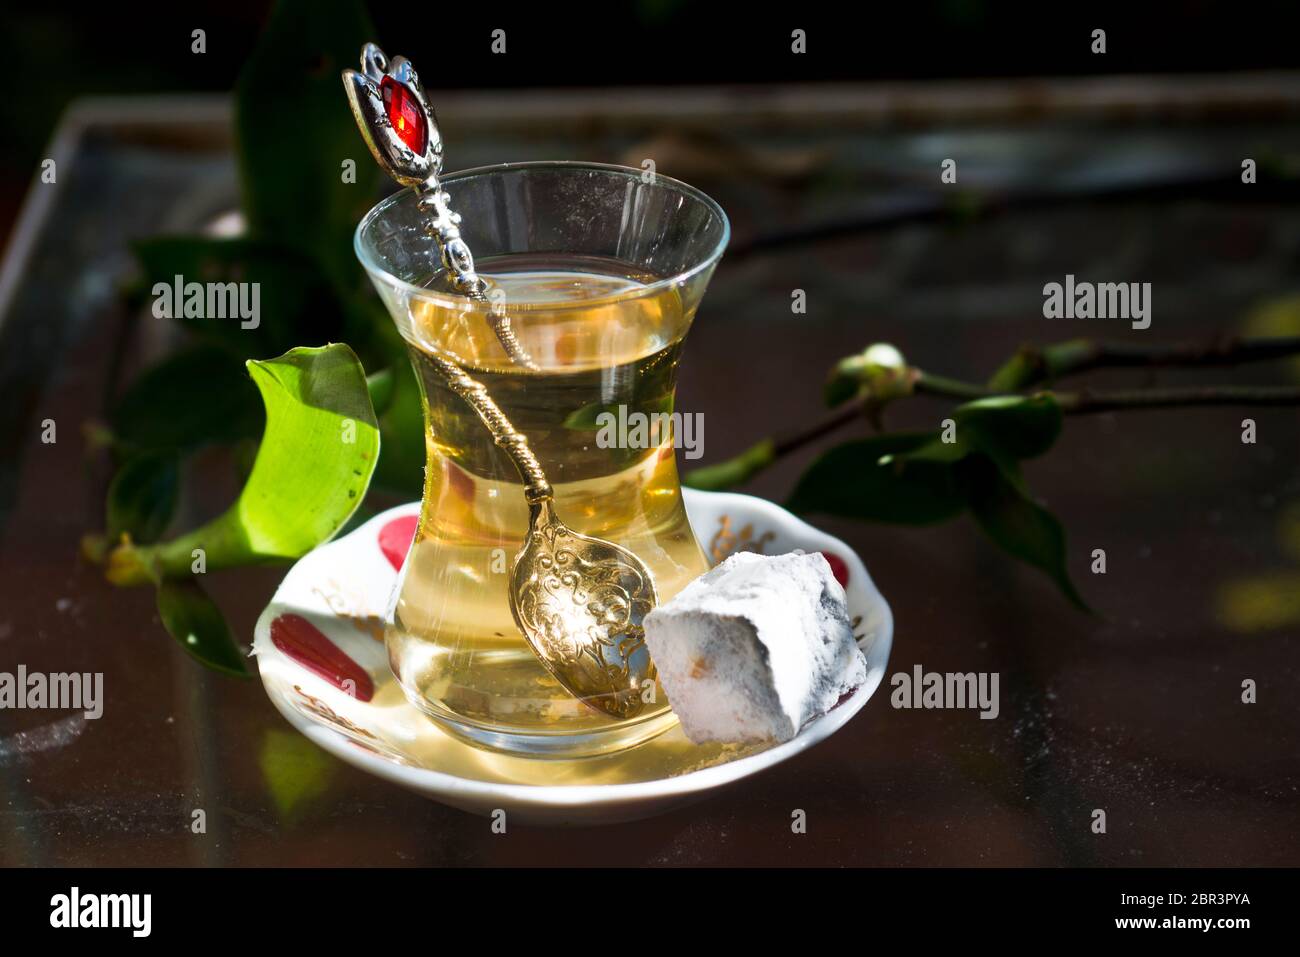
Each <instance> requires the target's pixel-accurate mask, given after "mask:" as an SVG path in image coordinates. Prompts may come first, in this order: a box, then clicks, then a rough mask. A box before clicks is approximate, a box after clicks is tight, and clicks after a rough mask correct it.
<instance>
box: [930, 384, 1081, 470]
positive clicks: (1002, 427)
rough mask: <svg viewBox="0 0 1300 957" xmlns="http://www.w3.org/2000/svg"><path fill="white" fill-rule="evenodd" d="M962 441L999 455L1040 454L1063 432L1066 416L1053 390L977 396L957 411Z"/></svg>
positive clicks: (1029, 455)
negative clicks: (1034, 393)
mask: <svg viewBox="0 0 1300 957" xmlns="http://www.w3.org/2000/svg"><path fill="white" fill-rule="evenodd" d="M953 418H954V419H955V420H956V422H957V436H958V440H959V441H965V442H966V443H967V444H968V445H969V446H970V447H971V448H972V449H978V450H979V451H981V452H987V453H989V454H990V455H993V456H995V457H1002V458H1006V459H1014V460H1015V461H1017V462H1018V461H1020V460H1022V459H1032V458H1036V457H1038V456H1040V455H1042V454H1043V453H1045V452H1046V451H1047V450H1048V449H1050V448H1051V447H1052V446H1053V445H1054V444H1055V443H1056V440H1057V439H1058V438H1059V437H1060V435H1061V426H1062V423H1063V422H1064V416H1063V415H1062V413H1061V406H1060V403H1058V402H1057V401H1056V397H1055V396H1053V395H1052V394H1051V393H1050V392H1042V393H1039V394H1038V395H1029V396H1021V395H999V396H992V397H990V398H987V399H976V400H975V401H974V402H967V403H966V404H964V405H961V406H958V407H957V408H956V409H955V410H954V411H953Z"/></svg>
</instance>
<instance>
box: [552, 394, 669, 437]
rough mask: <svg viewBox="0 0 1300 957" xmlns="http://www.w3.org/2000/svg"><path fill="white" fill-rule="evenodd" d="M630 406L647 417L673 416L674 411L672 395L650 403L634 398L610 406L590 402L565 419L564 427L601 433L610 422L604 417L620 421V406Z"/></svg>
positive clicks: (575, 430) (605, 403) (606, 403)
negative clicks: (603, 417)
mask: <svg viewBox="0 0 1300 957" xmlns="http://www.w3.org/2000/svg"><path fill="white" fill-rule="evenodd" d="M620 404H621V405H624V406H630V407H631V408H634V409H636V411H638V412H643V413H645V414H646V415H648V416H649V415H655V414H665V413H666V414H671V413H672V411H673V396H672V393H669V394H668V395H663V396H660V397H659V398H657V399H653V400H650V401H641V400H640V398H639V397H637V396H635V395H634V396H633V397H632V399H631V400H630V401H629V402H624V403H615V404H610V403H608V402H590V403H588V404H587V405H584V406H582V407H581V408H579V409H574V410H573V411H572V412H570V413H569V414H568V415H567V416H565V419H564V427H565V428H566V429H570V430H572V431H574V432H599V431H600V429H601V428H602V427H603V426H604V425H605V424H606V423H607V422H609V421H610V420H609V419H605V420H603V421H602V420H601V416H603V415H612V416H613V417H614V420H615V421H617V420H618V410H619V405H620Z"/></svg>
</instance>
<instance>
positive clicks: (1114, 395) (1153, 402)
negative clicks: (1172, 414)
mask: <svg viewBox="0 0 1300 957" xmlns="http://www.w3.org/2000/svg"><path fill="white" fill-rule="evenodd" d="M1056 399H1057V401H1058V402H1059V403H1060V404H1061V410H1062V411H1063V412H1065V414H1066V415H1087V414H1089V413H1094V412H1117V411H1122V410H1126V409H1168V408H1178V407H1184V406H1198V405H1245V406H1258V405H1263V406H1269V405H1300V386H1245V385H1240V386H1238V385H1210V386H1192V387H1189V388H1185V389H1141V390H1134V391H1130V392H1091V391H1089V390H1087V389H1084V390H1082V391H1079V392H1073V393H1070V392H1063V393H1057V395H1056Z"/></svg>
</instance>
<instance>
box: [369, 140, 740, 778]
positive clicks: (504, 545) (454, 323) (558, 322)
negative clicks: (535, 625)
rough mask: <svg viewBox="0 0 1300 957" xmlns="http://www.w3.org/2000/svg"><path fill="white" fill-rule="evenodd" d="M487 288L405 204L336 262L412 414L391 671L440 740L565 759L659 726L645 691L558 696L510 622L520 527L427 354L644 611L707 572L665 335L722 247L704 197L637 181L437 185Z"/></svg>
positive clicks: (468, 415) (398, 203)
mask: <svg viewBox="0 0 1300 957" xmlns="http://www.w3.org/2000/svg"><path fill="white" fill-rule="evenodd" d="M442 182H443V185H444V186H445V188H446V190H447V193H448V194H449V196H450V200H451V202H450V204H449V205H450V207H451V208H452V209H454V210H455V211H456V212H457V213H459V214H460V215H461V217H462V222H461V224H460V229H461V233H462V235H463V236H464V238H465V240H466V242H467V243H468V244H469V248H470V249H471V250H472V251H473V253H474V257H475V263H476V265H477V267H478V272H479V274H480V275H481V276H483V277H484V279H485V280H486V281H487V283H488V288H487V291H486V298H485V301H475V300H471V299H468V298H466V297H464V296H462V295H460V294H457V293H456V292H454V291H453V290H454V287H453V286H452V284H451V283H450V281H449V279H448V277H447V276H446V275H445V273H444V271H443V266H442V259H441V257H440V255H439V252H438V249H437V247H436V246H435V245H434V240H432V239H430V238H429V237H428V236H427V235H426V231H425V214H423V213H421V212H420V211H419V209H418V208H417V205H416V199H417V198H416V196H415V194H414V193H412V192H410V191H408V190H404V191H402V192H400V193H397V194H394V195H393V196H391V197H389V198H388V199H386V200H384V201H383V202H382V203H380V204H379V205H378V206H376V207H375V208H374V209H373V210H371V211H370V213H369V214H367V216H366V217H365V219H364V220H362V222H361V225H360V226H359V227H358V229H357V236H356V249H357V255H358V256H359V257H360V259H361V262H362V264H363V265H364V266H365V268H366V270H367V272H368V273H369V274H370V278H371V281H372V282H373V283H374V285H375V287H376V288H377V289H378V290H379V293H380V295H381V296H382V298H383V300H384V303H385V305H386V306H387V307H388V310H389V312H390V313H391V314H392V316H393V319H394V321H395V322H396V323H397V328H398V330H399V331H400V332H401V335H402V337H403V338H404V339H405V341H406V344H407V346H408V349H409V351H410V355H411V362H412V364H413V366H414V368H415V371H416V378H417V379H418V381H419V385H420V389H421V394H422V399H423V405H424V418H425V454H426V466H425V475H424V499H423V504H422V507H421V511H420V523H419V527H418V530H417V531H416V535H415V542H414V544H413V545H412V548H411V552H410V554H408V555H407V559H406V562H405V564H404V565H403V568H402V573H401V576H400V577H399V580H398V584H397V589H396V592H395V594H394V596H393V600H392V602H391V607H390V612H389V616H388V622H387V629H386V635H387V639H386V640H387V646H388V656H389V661H390V663H391V665H392V668H393V672H394V674H396V676H397V678H398V681H399V682H400V683H401V686H402V688H403V690H404V691H405V693H406V696H407V697H408V698H409V699H410V701H411V702H412V703H413V704H415V705H416V706H417V707H419V708H420V709H421V710H423V711H424V712H425V713H426V714H428V715H429V716H430V717H432V718H433V719H435V720H436V721H437V722H438V723H439V724H440V725H441V726H442V727H444V728H445V729H447V730H448V731H450V732H452V733H453V734H456V735H459V736H460V737H462V738H465V739H468V740H469V741H471V742H473V743H476V744H479V745H481V746H484V747H487V748H492V749H496V750H501V751H507V752H513V753H517V754H529V755H538V756H544V755H550V756H556V757H578V756H583V755H594V754H604V753H609V752H612V751H617V750H620V749H623V748H627V747H631V746H633V745H635V744H639V743H641V742H643V741H646V740H648V739H649V738H652V737H654V736H655V735H657V734H659V733H661V732H663V731H666V730H667V729H668V728H670V727H671V726H672V725H673V723H674V722H675V720H676V719H675V718H674V716H673V715H672V712H671V711H670V710H669V709H668V702H667V699H666V698H665V696H664V694H663V689H662V688H661V687H658V686H657V685H655V686H647V687H645V689H644V693H643V696H642V699H643V701H644V706H643V707H642V708H641V710H640V712H639V713H638V714H636V715H635V716H634V717H631V718H625V719H621V720H620V719H616V718H613V717H610V716H609V715H607V714H604V713H602V712H601V711H600V710H598V709H596V708H593V707H591V706H589V705H587V704H584V703H583V701H582V700H581V699H579V698H577V697H575V696H574V695H573V694H571V693H570V692H569V691H567V690H565V688H564V687H562V686H561V685H560V684H559V682H557V681H556V680H555V679H554V678H553V677H552V676H551V675H550V673H549V672H548V671H547V669H546V667H545V666H544V665H543V664H542V662H541V661H539V660H538V658H537V657H536V655H535V654H534V653H533V651H532V649H531V648H530V647H529V645H528V644H527V643H526V642H525V640H524V638H523V636H522V635H521V634H520V632H519V630H518V628H517V627H516V625H515V622H514V619H513V617H512V615H511V610H510V592H509V589H510V585H511V575H510V572H511V563H512V562H513V560H514V557H515V554H516V552H517V551H518V550H519V548H520V545H521V544H522V543H523V540H524V537H525V534H526V533H527V530H528V518H529V510H528V503H527V501H526V499H525V496H524V489H523V485H522V484H521V481H520V477H519V473H518V471H517V470H516V468H515V466H514V465H513V464H512V463H511V461H510V459H509V458H508V457H507V456H506V454H505V452H504V451H503V450H502V449H501V448H500V447H499V446H497V444H496V443H495V441H494V440H493V437H492V434H491V433H490V432H489V431H488V429H487V427H486V426H485V425H484V424H483V421H482V420H481V419H480V418H479V416H478V415H477V414H476V413H475V412H474V411H473V409H471V408H470V406H469V405H468V404H467V403H466V402H465V400H464V399H463V398H461V397H460V395H458V394H457V393H456V392H455V391H453V390H452V389H451V388H449V387H448V385H447V382H446V380H445V378H444V377H443V375H442V374H441V372H440V371H439V365H438V364H437V363H434V362H432V361H430V358H429V357H430V356H431V355H438V356H441V357H444V358H446V359H450V360H451V361H453V362H455V363H456V364H457V365H459V366H460V367H461V368H462V369H463V370H464V371H465V372H466V373H468V374H469V375H470V376H471V377H472V378H474V379H475V380H476V381H478V382H479V383H481V384H482V385H483V387H484V388H485V389H486V391H487V394H488V395H489V396H490V397H491V398H492V399H493V400H494V401H495V402H496V404H497V405H498V406H499V407H500V408H501V411H502V412H503V413H504V414H505V415H506V417H507V418H508V419H509V420H510V423H511V425H513V427H514V428H515V430H516V431H517V432H519V433H521V434H522V435H524V436H525V437H526V438H527V440H528V443H529V447H530V448H531V449H532V451H533V453H534V454H535V455H536V456H537V459H538V461H539V463H540V465H541V466H542V468H543V470H544V471H545V473H546V477H547V479H549V481H550V483H551V485H552V487H553V488H554V492H555V499H554V507H555V513H556V514H557V515H558V516H559V517H560V519H561V520H563V521H564V523H565V524H567V525H568V526H569V527H571V528H572V529H574V530H575V531H577V532H580V533H583V534H587V535H591V536H595V537H598V538H601V539H604V540H606V541H610V542H614V543H616V544H617V545H621V546H623V547H624V548H626V549H628V550H630V551H631V552H632V553H633V554H635V555H636V556H637V557H638V558H639V559H640V560H641V561H642V562H644V563H645V565H646V566H647V567H648V568H649V569H650V571H651V574H652V575H653V577H654V584H655V589H656V591H657V593H658V598H659V601H660V602H664V601H667V600H668V599H670V598H672V597H673V595H675V594H676V593H677V592H678V591H680V590H681V589H682V588H683V587H684V586H685V585H686V584H687V583H688V582H689V581H691V580H692V579H693V578H695V577H697V576H698V575H700V574H702V573H703V572H704V571H705V570H706V569H707V567H708V564H707V561H706V559H705V556H704V554H703V552H702V551H701V549H700V546H699V544H698V543H697V541H696V539H695V535H694V533H693V532H692V531H691V527H690V524H689V522H688V521H687V518H686V511H685V508H684V507H683V505H682V496H681V489H680V486H679V484H678V478H677V465H676V459H675V454H674V452H675V450H674V439H675V434H676V433H675V430H674V426H675V425H676V424H677V421H678V420H676V419H675V417H673V415H672V413H673V411H674V410H673V390H674V385H675V382H676V370H677V361H678V358H679V357H680V355H681V349H682V340H683V338H684V337H685V335H686V332H687V330H688V329H689V328H690V325H691V321H692V319H693V318H694V316H695V311H696V309H697V308H698V306H699V304H700V298H701V296H703V294H704V289H705V286H706V285H707V284H708V281H709V278H710V276H711V275H712V273H713V268H714V266H715V265H717V262H718V259H719V257H721V255H722V251H723V248H724V247H725V246H726V243H727V238H728V234H729V227H728V224H727V218H726V215H725V214H724V213H723V211H722V209H721V208H720V207H719V206H718V204H717V203H715V202H714V201H713V200H711V199H709V198H708V197H707V196H705V195H704V194H703V193H701V192H699V191H698V190H696V189H693V188H692V187H690V186H687V185H686V184H684V183H680V182H677V181H676V180H673V179H669V178H668V177H664V176H657V175H651V174H648V173H646V172H644V171H642V170H635V169H625V168H622V167H617V166H602V165H596V164H587V163H519V164H508V165H504V166H496V167H489V168H483V169H474V170H467V171H464V172H460V173H455V174H451V175H448V176H446V177H445V178H443V180H442Z"/></svg>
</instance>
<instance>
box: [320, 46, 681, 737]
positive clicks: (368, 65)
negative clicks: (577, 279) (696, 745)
mask: <svg viewBox="0 0 1300 957" xmlns="http://www.w3.org/2000/svg"><path fill="white" fill-rule="evenodd" d="M343 86H344V88H345V89H346V90H347V94H348V101H349V103H350V104H351V106H352V114H353V116H354V117H355V118H356V121H357V126H358V127H360V129H361V135H362V136H363V137H364V138H365V141H366V145H367V146H368V147H369V148H370V152H371V153H372V154H373V155H374V157H375V160H376V161H377V162H378V163H379V165H380V166H381V167H382V168H383V169H384V170H385V172H387V173H388V174H389V175H390V176H392V177H393V179H395V180H397V182H399V183H401V184H402V185H403V186H409V187H411V188H412V189H414V190H415V192H416V195H417V196H419V208H420V210H421V211H423V212H426V213H428V214H429V216H430V218H429V221H428V223H427V224H426V226H425V230H426V232H427V234H428V235H429V236H430V237H432V238H433V239H435V240H436V241H437V243H438V246H439V249H440V250H441V253H442V260H443V265H444V266H445V267H446V269H447V272H448V274H449V275H450V277H451V279H452V281H453V283H454V284H455V286H456V288H457V289H458V290H460V291H461V292H463V293H464V294H465V295H467V296H469V297H471V298H475V299H479V300H483V299H485V298H486V297H485V289H484V287H485V283H484V282H483V280H482V279H481V278H480V277H479V275H478V274H477V273H476V272H475V271H474V257H473V256H472V255H471V254H470V251H469V247H468V246H467V245H466V244H465V241H464V240H463V239H462V238H461V235H460V229H459V228H458V227H459V223H460V217H459V216H458V215H456V214H455V213H453V212H452V211H451V209H450V207H449V206H448V198H447V194H446V192H445V191H444V190H443V188H442V186H441V184H440V183H439V181H438V175H439V173H440V172H441V170H442V137H441V135H440V134H439V132H438V127H437V124H436V123H435V121H434V116H433V111H432V110H431V109H430V108H429V105H428V102H427V101H426V100H425V97H424V90H423V89H422V88H421V86H420V81H419V79H418V77H417V76H416V73H415V70H414V68H413V67H412V66H411V64H410V62H409V61H407V60H406V59H405V58H403V57H400V56H399V57H394V58H393V60H392V62H391V63H389V62H388V59H387V58H386V57H385V56H384V54H383V51H381V50H380V49H379V48H378V47H377V46H375V45H374V44H373V43H367V44H366V45H365V47H363V48H362V50H361V71H360V72H358V71H356V70H344V71H343ZM492 314H493V315H494V316H495V317H496V318H495V320H494V321H493V326H494V331H495V332H496V334H497V336H498V338H499V339H500V341H501V343H502V345H503V347H504V348H505V349H506V351H507V353H509V354H510V356H511V358H512V359H514V360H515V361H516V362H519V363H520V364H523V365H527V366H530V367H531V368H536V366H535V365H533V364H532V363H531V360H528V358H527V355H526V353H524V351H523V349H522V348H521V347H520V346H519V343H518V341H517V340H516V339H515V336H514V333H513V331H512V330H511V329H510V325H509V319H508V317H506V316H505V313H504V310H497V309H493V310H492ZM428 355H429V358H430V360H431V361H432V362H433V364H434V365H435V366H437V368H438V370H439V372H440V373H441V375H442V376H443V377H444V379H445V380H446V382H447V384H448V386H449V388H451V389H452V391H454V392H455V393H456V394H457V395H459V396H460V397H461V398H463V399H464V400H465V401H466V403H468V404H469V406H470V408H472V409H473V410H474V412H475V413H476V414H477V415H478V417H479V418H480V419H482V420H483V424H484V425H485V426H486V427H487V429H488V431H490V432H491V433H492V437H493V439H494V440H495V441H496V444H497V445H499V446H500V447H501V448H502V449H503V450H504V451H505V453H506V455H507V456H509V458H510V461H511V463H512V464H513V465H514V467H515V469H516V470H518V472H519V476H520V478H521V479H522V480H523V483H524V497H525V498H526V499H527V501H528V534H527V536H526V537H525V539H524V543H523V546H522V547H521V548H520V549H519V552H518V553H517V554H516V555H515V558H514V564H513V565H512V567H511V571H510V611H511V614H512V615H513V616H514V619H515V624H516V625H518V627H519V630H520V631H521V632H522V633H523V635H524V638H525V639H526V640H527V642H528V644H529V646H530V647H531V648H532V649H533V652H534V654H536V655H537V657H538V659H539V660H540V661H541V663H542V664H543V665H544V666H545V667H546V669H547V670H548V671H549V672H550V673H551V674H552V675H553V676H554V677H555V679H556V680H557V681H559V683H560V684H561V685H563V686H564V687H565V688H566V689H567V690H568V691H569V692H570V693H572V694H573V695H575V696H576V697H578V698H581V699H582V700H583V701H585V702H586V703H588V704H589V705H591V706H592V707H594V708H596V709H598V710H600V711H603V712H605V713H606V714H609V715H611V716H613V717H615V718H631V717H634V716H635V715H637V714H638V713H640V711H641V710H642V708H643V707H644V699H643V697H642V695H643V693H644V692H645V691H646V689H647V687H648V685H649V686H652V685H653V682H654V679H655V668H654V663H653V662H652V661H651V660H650V654H649V652H648V651H647V650H646V647H645V637H644V632H643V630H642V626H641V622H642V620H643V619H644V618H645V616H646V615H647V614H648V613H649V612H650V610H651V609H652V608H654V606H655V604H656V603H657V601H658V596H657V594H656V592H655V584H654V578H653V576H652V575H651V574H650V569H649V568H647V567H646V566H645V563H643V562H642V561H641V560H640V559H639V558H637V557H636V556H635V555H633V554H632V553H631V552H630V551H628V550H627V549H626V548H623V547H622V546H619V545H615V544H614V543H613V542H607V541H603V540H602V539H599V538H592V537H591V536H589V535H582V534H579V533H578V532H575V531H574V530H573V529H571V528H569V527H568V526H567V525H565V524H564V523H563V522H562V521H560V519H559V518H558V517H556V515H555V508H554V493H553V491H552V489H551V485H550V483H549V482H548V481H547V480H546V475H545V473H544V472H543V471H542V467H541V465H540V464H539V463H538V461H537V457H536V456H535V455H533V452H532V450H531V449H530V448H529V447H528V439H527V438H525V437H524V436H523V435H521V434H520V433H519V432H518V431H517V430H516V429H515V428H514V426H512V425H511V424H510V420H509V419H508V418H506V416H505V413H503V412H502V411H501V409H500V407H499V406H497V404H496V403H495V402H494V401H492V398H491V396H489V395H488V393H487V390H486V389H485V388H484V387H483V385H482V383H480V382H477V381H476V380H474V379H473V378H471V377H470V376H469V375H468V374H467V373H466V372H465V370H464V369H462V368H461V367H460V366H459V365H457V364H456V363H455V362H453V361H452V360H451V359H449V358H447V357H446V356H444V355H440V354H438V353H436V352H430V353H428Z"/></svg>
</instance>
